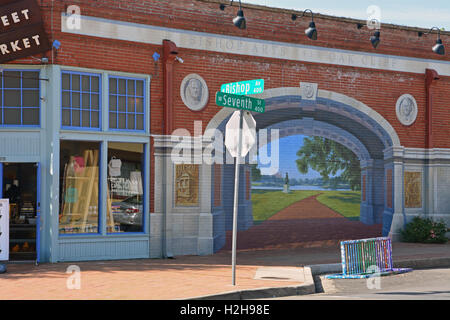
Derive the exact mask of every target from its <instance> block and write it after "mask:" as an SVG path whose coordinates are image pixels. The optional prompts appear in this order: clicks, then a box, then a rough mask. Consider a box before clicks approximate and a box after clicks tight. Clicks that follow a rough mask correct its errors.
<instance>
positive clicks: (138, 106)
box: [136, 98, 144, 113]
mask: <svg viewBox="0 0 450 320" xmlns="http://www.w3.org/2000/svg"><path fill="white" fill-rule="evenodd" d="M136 112H137V113H144V99H142V98H136Z"/></svg>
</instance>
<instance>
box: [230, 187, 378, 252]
mask: <svg viewBox="0 0 450 320" xmlns="http://www.w3.org/2000/svg"><path fill="white" fill-rule="evenodd" d="M318 196H319V195H314V196H311V197H309V198H306V199H303V200H301V201H298V202H296V203H294V204H292V205H290V206H288V207H287V208H285V209H283V210H281V211H280V212H278V213H276V214H275V215H273V216H272V217H270V218H269V219H267V220H266V221H264V222H263V223H261V224H259V225H255V226H253V227H251V228H250V229H248V230H246V231H240V232H238V236H237V239H238V240H237V249H238V250H252V249H288V248H300V247H323V246H332V245H337V244H338V243H339V242H340V241H341V240H353V239H362V238H371V237H379V236H381V229H382V225H381V224H375V225H365V224H363V223H362V222H360V221H351V220H349V219H347V218H345V217H343V216H342V215H340V214H339V213H337V212H335V211H333V210H331V209H330V208H328V207H327V206H325V205H323V204H321V203H320V202H319V201H318V200H317V199H316V198H317V197H318ZM222 250H231V232H230V231H228V232H227V241H226V245H225V246H224V248H223V249H222Z"/></svg>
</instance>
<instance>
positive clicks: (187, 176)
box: [175, 164, 199, 207]
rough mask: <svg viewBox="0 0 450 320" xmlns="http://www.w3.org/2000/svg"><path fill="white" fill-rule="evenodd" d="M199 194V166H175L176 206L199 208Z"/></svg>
mask: <svg viewBox="0 0 450 320" xmlns="http://www.w3.org/2000/svg"><path fill="white" fill-rule="evenodd" d="M198 194H199V166H198V164H177V165H175V206H191V207H196V206H198V205H199V201H198V199H199V197H198Z"/></svg>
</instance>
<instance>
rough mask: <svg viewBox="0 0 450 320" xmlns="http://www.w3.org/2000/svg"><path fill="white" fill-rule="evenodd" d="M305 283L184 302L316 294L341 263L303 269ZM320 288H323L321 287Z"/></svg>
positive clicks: (400, 264) (429, 264)
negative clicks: (319, 279)
mask: <svg viewBox="0 0 450 320" xmlns="http://www.w3.org/2000/svg"><path fill="white" fill-rule="evenodd" d="M394 267H396V268H412V269H430V268H447V267H450V257H449V258H428V259H414V260H412V259H410V260H397V261H394ZM303 272H304V278H305V282H304V283H303V284H301V285H298V286H296V285H294V286H286V287H278V288H277V287H275V288H273V287H270V288H269V287H268V288H259V289H247V290H236V291H229V292H224V293H219V294H213V295H205V296H199V297H193V298H187V299H183V300H244V299H247V300H251V299H265V298H275V297H286V296H295V295H307V294H314V293H316V292H317V291H316V284H315V282H314V278H315V277H316V276H320V275H324V274H331V273H341V272H342V264H341V263H330V264H315V265H309V266H304V267H303ZM318 288H321V286H319V287H318Z"/></svg>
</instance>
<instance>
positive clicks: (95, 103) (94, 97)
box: [91, 94, 100, 110]
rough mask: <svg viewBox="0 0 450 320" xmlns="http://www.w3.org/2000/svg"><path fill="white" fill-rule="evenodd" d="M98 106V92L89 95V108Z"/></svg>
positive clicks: (96, 108) (95, 108)
mask: <svg viewBox="0 0 450 320" xmlns="http://www.w3.org/2000/svg"><path fill="white" fill-rule="evenodd" d="M99 106H100V96H99V95H98V94H92V95H91V109H93V110H98V108H99Z"/></svg>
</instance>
